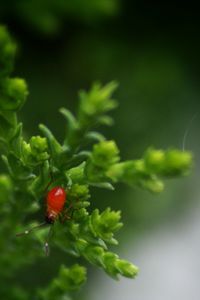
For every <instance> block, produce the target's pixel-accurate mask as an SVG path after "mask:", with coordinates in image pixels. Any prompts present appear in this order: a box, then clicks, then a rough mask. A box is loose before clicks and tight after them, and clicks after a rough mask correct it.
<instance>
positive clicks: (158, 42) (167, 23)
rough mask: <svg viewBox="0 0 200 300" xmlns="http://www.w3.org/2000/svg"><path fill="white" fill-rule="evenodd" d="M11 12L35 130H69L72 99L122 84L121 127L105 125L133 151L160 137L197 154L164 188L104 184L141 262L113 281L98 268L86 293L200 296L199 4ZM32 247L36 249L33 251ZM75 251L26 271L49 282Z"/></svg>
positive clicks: (38, 7)
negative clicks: (99, 86) (185, 172)
mask: <svg viewBox="0 0 200 300" xmlns="http://www.w3.org/2000/svg"><path fill="white" fill-rule="evenodd" d="M0 21H1V23H3V24H6V25H7V27H8V29H9V30H10V32H11V34H12V35H13V36H14V38H15V39H16V41H17V43H18V46H19V47H18V55H17V61H16V68H15V74H14V75H16V76H20V77H23V78H25V79H26V80H27V83H28V85H29V91H30V96H29V98H28V102H27V103H26V105H25V107H24V109H23V110H22V112H21V113H20V118H21V119H22V120H23V122H24V127H25V129H26V134H27V136H28V135H35V134H37V133H38V132H39V131H38V123H45V124H46V125H47V126H48V127H49V128H50V129H52V131H53V132H54V133H55V135H56V136H58V137H60V138H61V137H62V136H63V134H64V121H63V119H62V117H61V116H60V114H59V113H58V112H57V111H58V109H59V108H60V107H62V106H66V107H68V108H69V109H71V110H72V111H76V107H77V103H78V96H77V92H78V90H80V89H87V88H89V87H90V86H91V84H92V83H93V82H94V81H96V80H99V81H101V82H102V83H107V82H108V81H111V80H117V81H118V82H119V84H120V85H119V88H118V90H117V92H116V94H115V97H116V98H117V99H118V102H119V108H118V109H117V110H116V111H115V112H114V113H113V117H114V119H115V125H114V126H113V127H112V128H103V129H102V131H103V133H104V134H105V135H106V136H107V137H108V138H113V139H115V140H116V142H117V144H118V146H119V148H120V149H121V157H122V158H123V159H130V158H139V157H140V155H141V154H142V153H143V152H144V150H145V149H146V148H147V147H148V146H151V145H152V146H155V147H157V148H168V147H171V146H174V147H178V148H182V144H183V137H184V134H185V132H186V131H187V130H188V135H187V139H186V144H185V147H186V149H188V150H191V151H193V152H194V156H195V166H194V169H193V171H192V174H191V175H190V177H187V178H183V179H178V180H173V181H169V182H167V185H166V190H165V192H164V193H162V194H161V195H151V194H148V193H147V192H143V191H140V190H132V189H130V188H127V187H125V186H124V185H119V186H117V188H116V191H115V192H109V191H97V190H94V191H93V197H92V199H93V200H92V206H94V207H96V206H98V207H100V208H101V209H104V208H105V207H107V206H111V207H112V208H113V209H120V210H122V216H123V221H124V225H125V226H124V228H123V229H122V230H121V232H120V233H119V234H118V239H119V241H120V245H119V247H118V253H119V254H120V255H121V256H123V257H124V258H127V259H129V260H131V261H133V262H134V263H135V264H137V265H138V266H139V267H140V274H139V276H138V278H137V279H136V280H135V281H132V280H127V279H123V280H121V281H120V282H117V283H116V282H113V281H112V280H111V279H110V278H108V277H107V276H106V275H105V274H104V273H103V272H102V271H99V270H96V269H95V268H90V270H89V278H88V284H87V285H86V286H85V287H84V288H83V289H82V292H81V294H79V295H78V299H81V300H100V299H106V300H107V299H110V300H112V299H115V300H121V299H123V300H129V299H136V300H146V299H154V300H158V299H159V300H160V299H162V300H165V299H170V300H177V299H181V300H186V299H187V300H188V299H193V300H197V299H199V298H200V286H199V275H200V271H199V270H200V262H199V251H200V218H199V210H200V204H199V198H200V187H199V175H200V153H199V148H200V142H199V126H200V101H199V99H200V87H199V79H200V71H199V70H200V57H199V53H200V43H199V28H200V18H199V12H198V10H197V9H195V7H190V6H188V5H187V7H183V4H181V7H180V6H178V5H177V7H176V5H175V4H173V5H170V4H169V3H166V4H164V3H160V4H156V5H154V4H151V3H150V2H147V3H146V2H145V1H140V2H138V1H131V0H123V1H122V0H68V1H64V0H43V1H41V0H35V1H33V0H20V1H11V0H7V1H5V0H2V1H1V3H0ZM27 251H28V249H27ZM63 261H66V257H65V256H64V255H63V254H61V253H60V252H57V251H56V249H54V250H53V253H52V255H51V256H50V258H48V261H47V260H45V259H43V260H40V261H39V262H37V263H36V264H34V265H30V266H29V267H28V268H26V269H23V270H21V271H20V273H19V274H18V275H17V277H16V281H17V282H20V283H21V285H22V286H24V287H25V288H26V289H30V290H33V289H34V288H35V287H36V286H38V285H45V284H46V283H48V281H49V280H50V279H51V278H52V277H53V276H55V274H56V273H57V270H58V267H59V265H60V263H61V262H63Z"/></svg>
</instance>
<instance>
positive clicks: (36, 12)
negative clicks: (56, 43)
mask: <svg viewBox="0 0 200 300" xmlns="http://www.w3.org/2000/svg"><path fill="white" fill-rule="evenodd" d="M118 6H119V1H118V0H93V1H91V0H73V1H65V0H43V1H40V0H20V1H14V2H13V1H11V0H7V1H5V0H2V1H1V12H0V16H1V15H2V16H6V17H8V16H9V15H11V16H13V13H14V16H15V18H16V19H19V20H20V21H22V22H25V23H26V24H27V25H29V26H31V27H32V28H34V29H35V30H37V31H39V32H41V33H44V34H54V33H56V32H57V31H58V30H59V29H60V28H61V26H62V23H64V22H65V20H66V19H73V18H75V19H77V20H79V21H81V22H85V23H96V22H97V21H100V20H101V19H104V18H105V17H108V16H112V15H115V14H116V12H117V11H118Z"/></svg>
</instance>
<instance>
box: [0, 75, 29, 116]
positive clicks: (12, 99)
mask: <svg viewBox="0 0 200 300" xmlns="http://www.w3.org/2000/svg"><path fill="white" fill-rule="evenodd" d="M27 95H28V89H27V85H26V82H25V81H24V80H23V79H20V78H13V79H9V78H7V79H5V80H4V81H3V82H1V86H0V97H1V102H0V109H1V110H8V111H17V110H19V109H20V108H21V107H22V106H23V104H24V102H25V101H26V98H27Z"/></svg>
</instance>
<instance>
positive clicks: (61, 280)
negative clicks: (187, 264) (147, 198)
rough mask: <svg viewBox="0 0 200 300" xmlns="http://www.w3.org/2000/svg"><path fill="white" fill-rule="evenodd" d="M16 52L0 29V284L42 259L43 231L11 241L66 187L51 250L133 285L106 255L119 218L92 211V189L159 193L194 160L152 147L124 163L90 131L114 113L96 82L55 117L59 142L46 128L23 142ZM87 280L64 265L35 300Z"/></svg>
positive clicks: (123, 264) (128, 270) (120, 264)
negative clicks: (54, 190) (53, 192)
mask: <svg viewBox="0 0 200 300" xmlns="http://www.w3.org/2000/svg"><path fill="white" fill-rule="evenodd" d="M14 50H15V45H14V44H13V42H12V40H11V38H10V36H9V34H8V33H7V31H6V29H5V28H4V27H0V54H1V56H0V66H1V69H0V74H1V76H0V142H1V143H0V145H1V152H2V154H3V155H2V160H3V162H4V165H5V171H4V173H3V174H1V175H0V195H1V196H0V203H1V227H0V236H1V237H2V239H4V242H3V243H0V252H1V256H0V264H1V270H0V277H1V281H2V282H3V283H4V282H6V281H7V280H10V279H12V277H13V276H14V274H16V272H17V271H18V270H20V269H21V268H22V267H23V266H25V265H27V264H30V263H33V262H34V261H35V260H36V259H37V258H39V257H41V256H43V255H44V253H43V250H42V247H43V246H44V241H45V238H46V234H47V232H46V228H45V229H44V230H41V231H37V232H35V233H32V234H31V235H29V236H27V237H24V238H21V239H17V238H14V234H15V233H16V232H18V231H23V230H25V228H26V226H27V225H25V224H24V223H25V222H24V217H26V216H28V215H30V214H32V213H34V212H36V211H38V210H40V209H41V207H42V204H43V199H44V197H45V194H46V189H47V187H48V189H51V187H53V186H62V187H64V188H65V189H66V191H67V197H68V198H67V199H68V201H67V203H66V207H65V209H64V211H65V212H67V218H66V219H65V214H64V213H63V214H62V213H61V215H60V218H58V219H57V220H56V222H55V224H54V227H53V230H54V233H55V234H54V238H53V240H54V243H55V245H56V246H57V247H58V248H60V249H61V250H62V251H64V252H67V253H68V254H70V255H72V256H74V257H76V258H77V259H78V258H79V257H82V258H84V259H86V260H87V261H88V262H89V263H91V264H93V265H95V266H98V267H100V268H102V269H103V270H104V271H105V272H106V273H107V274H108V275H110V276H111V277H113V278H115V279H117V278H118V277H119V275H122V276H125V277H129V278H134V277H135V276H136V275H137V272H138V268H137V267H136V266H134V265H133V264H131V263H130V262H128V261H126V260H124V259H120V258H119V257H118V255H116V254H115V253H113V252H110V251H109V249H108V246H109V245H110V244H111V245H116V244H117V240H116V238H115V236H114V234H115V232H116V231H118V230H119V229H120V228H121V227H122V223H121V221H120V218H121V215H120V212H119V211H112V210H111V209H110V208H106V209H105V210H104V211H103V212H99V210H98V209H94V210H93V211H92V210H91V209H89V205H90V202H89V200H90V201H93V199H94V198H95V194H93V195H91V192H90V187H91V186H96V187H98V188H107V189H114V187H113V185H114V184H116V183H117V182H124V183H127V184H130V185H132V186H139V187H141V188H143V189H147V190H150V191H152V192H160V191H162V189H163V187H164V183H163V180H164V179H165V177H166V178H168V177H172V176H177V175H178V176H180V175H186V174H187V173H188V171H189V169H190V167H191V164H192V156H191V154H190V153H189V152H182V151H179V150H176V149H170V150H167V151H163V150H155V149H153V148H150V149H148V150H147V151H146V152H145V154H144V155H143V157H142V158H141V159H138V160H129V161H121V160H120V155H119V150H118V147H117V145H116V144H115V142H114V141H112V140H111V141H107V140H106V139H105V137H103V136H102V135H101V134H100V133H98V132H96V131H93V130H94V128H95V130H96V128H97V127H98V126H99V125H102V124H104V125H110V124H111V123H112V119H111V118H110V117H109V116H108V115H107V113H108V112H109V111H110V110H112V109H113V108H115V107H116V106H117V103H116V101H115V100H113V98H112V94H113V92H114V91H115V89H116V87H117V84H116V83H115V82H111V83H109V84H107V85H105V86H102V85H100V84H99V83H97V84H94V85H93V87H92V88H91V90H90V91H88V92H81V93H80V94H79V97H80V102H79V103H80V104H79V108H78V111H77V114H76V115H75V116H74V115H73V114H72V113H71V112H70V111H68V110H67V109H65V108H62V109H61V110H60V112H61V114H62V115H63V116H64V118H65V121H66V128H67V130H66V134H65V137H64V139H63V142H60V141H58V140H57V139H56V137H55V136H54V134H53V133H52V132H51V131H50V130H49V129H48V128H47V127H46V126H45V125H43V124H40V125H39V129H40V132H41V134H42V136H39V135H37V136H33V137H31V138H30V139H29V141H26V140H25V139H24V136H23V130H22V124H21V123H18V121H17V114H16V113H17V111H18V110H19V109H21V107H22V106H23V104H24V102H25V100H26V97H27V94H28V92H27V86H26V83H25V82H24V80H22V79H18V78H17V79H12V78H10V72H11V70H12V65H13V57H14ZM51 178H53V180H52V179H51ZM41 200H42V201H41ZM8 219H9V223H8V222H7V220H8ZM62 220H63V222H62ZM60 221H61V222H60ZM23 224H24V225H23ZM35 225H37V223H35ZM29 226H30V224H29ZM5 237H6V239H5ZM85 280H86V270H85V268H83V267H81V266H79V265H75V266H72V267H71V268H66V267H64V266H61V268H60V272H59V274H58V277H57V278H56V279H53V280H52V282H51V283H50V285H48V286H47V287H46V288H41V287H40V288H38V290H37V291H35V293H36V294H35V296H36V297H39V299H68V293H69V292H70V293H71V292H72V291H75V290H77V289H78V288H79V287H80V286H81V285H82V284H83V283H84V282H85ZM2 286H3V284H2ZM14 288H15V289H16V291H17V292H16V293H17V295H19V296H17V297H18V298H19V299H27V298H28V297H29V296H27V295H26V292H24V293H23V289H21V288H20V287H19V286H16V287H14ZM2 293H4V294H3V296H4V299H18V298H15V296H13V294H12V293H11V292H10V293H9V291H8V290H7V291H3V292H2ZM27 293H28V291H27Z"/></svg>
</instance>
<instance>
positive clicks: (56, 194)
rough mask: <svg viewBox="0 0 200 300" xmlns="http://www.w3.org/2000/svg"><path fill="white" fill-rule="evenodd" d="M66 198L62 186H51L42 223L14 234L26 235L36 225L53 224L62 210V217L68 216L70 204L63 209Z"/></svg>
mask: <svg viewBox="0 0 200 300" xmlns="http://www.w3.org/2000/svg"><path fill="white" fill-rule="evenodd" d="M66 200H67V194H66V191H65V190H64V189H63V188H62V187H60V186H57V187H54V188H52V189H51V190H50V191H49V192H48V193H47V197H46V215H45V221H44V222H43V223H41V224H39V225H37V226H34V227H32V228H31V229H29V230H26V231H24V232H21V233H18V234H17V235H16V236H22V235H26V234H28V233H29V232H31V231H32V230H34V229H36V228H38V227H41V226H45V225H48V224H53V223H54V222H55V220H56V219H57V218H58V217H59V216H60V215H61V213H63V212H65V215H64V217H66V218H70V217H69V216H68V215H67V212H68V210H69V209H70V208H71V206H69V208H68V209H66V210H65V211H64V206H65V203H66ZM50 230H51V227H50ZM50 230H49V233H48V237H47V241H46V242H45V253H46V255H48V253H49V245H48V238H49V236H50Z"/></svg>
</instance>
